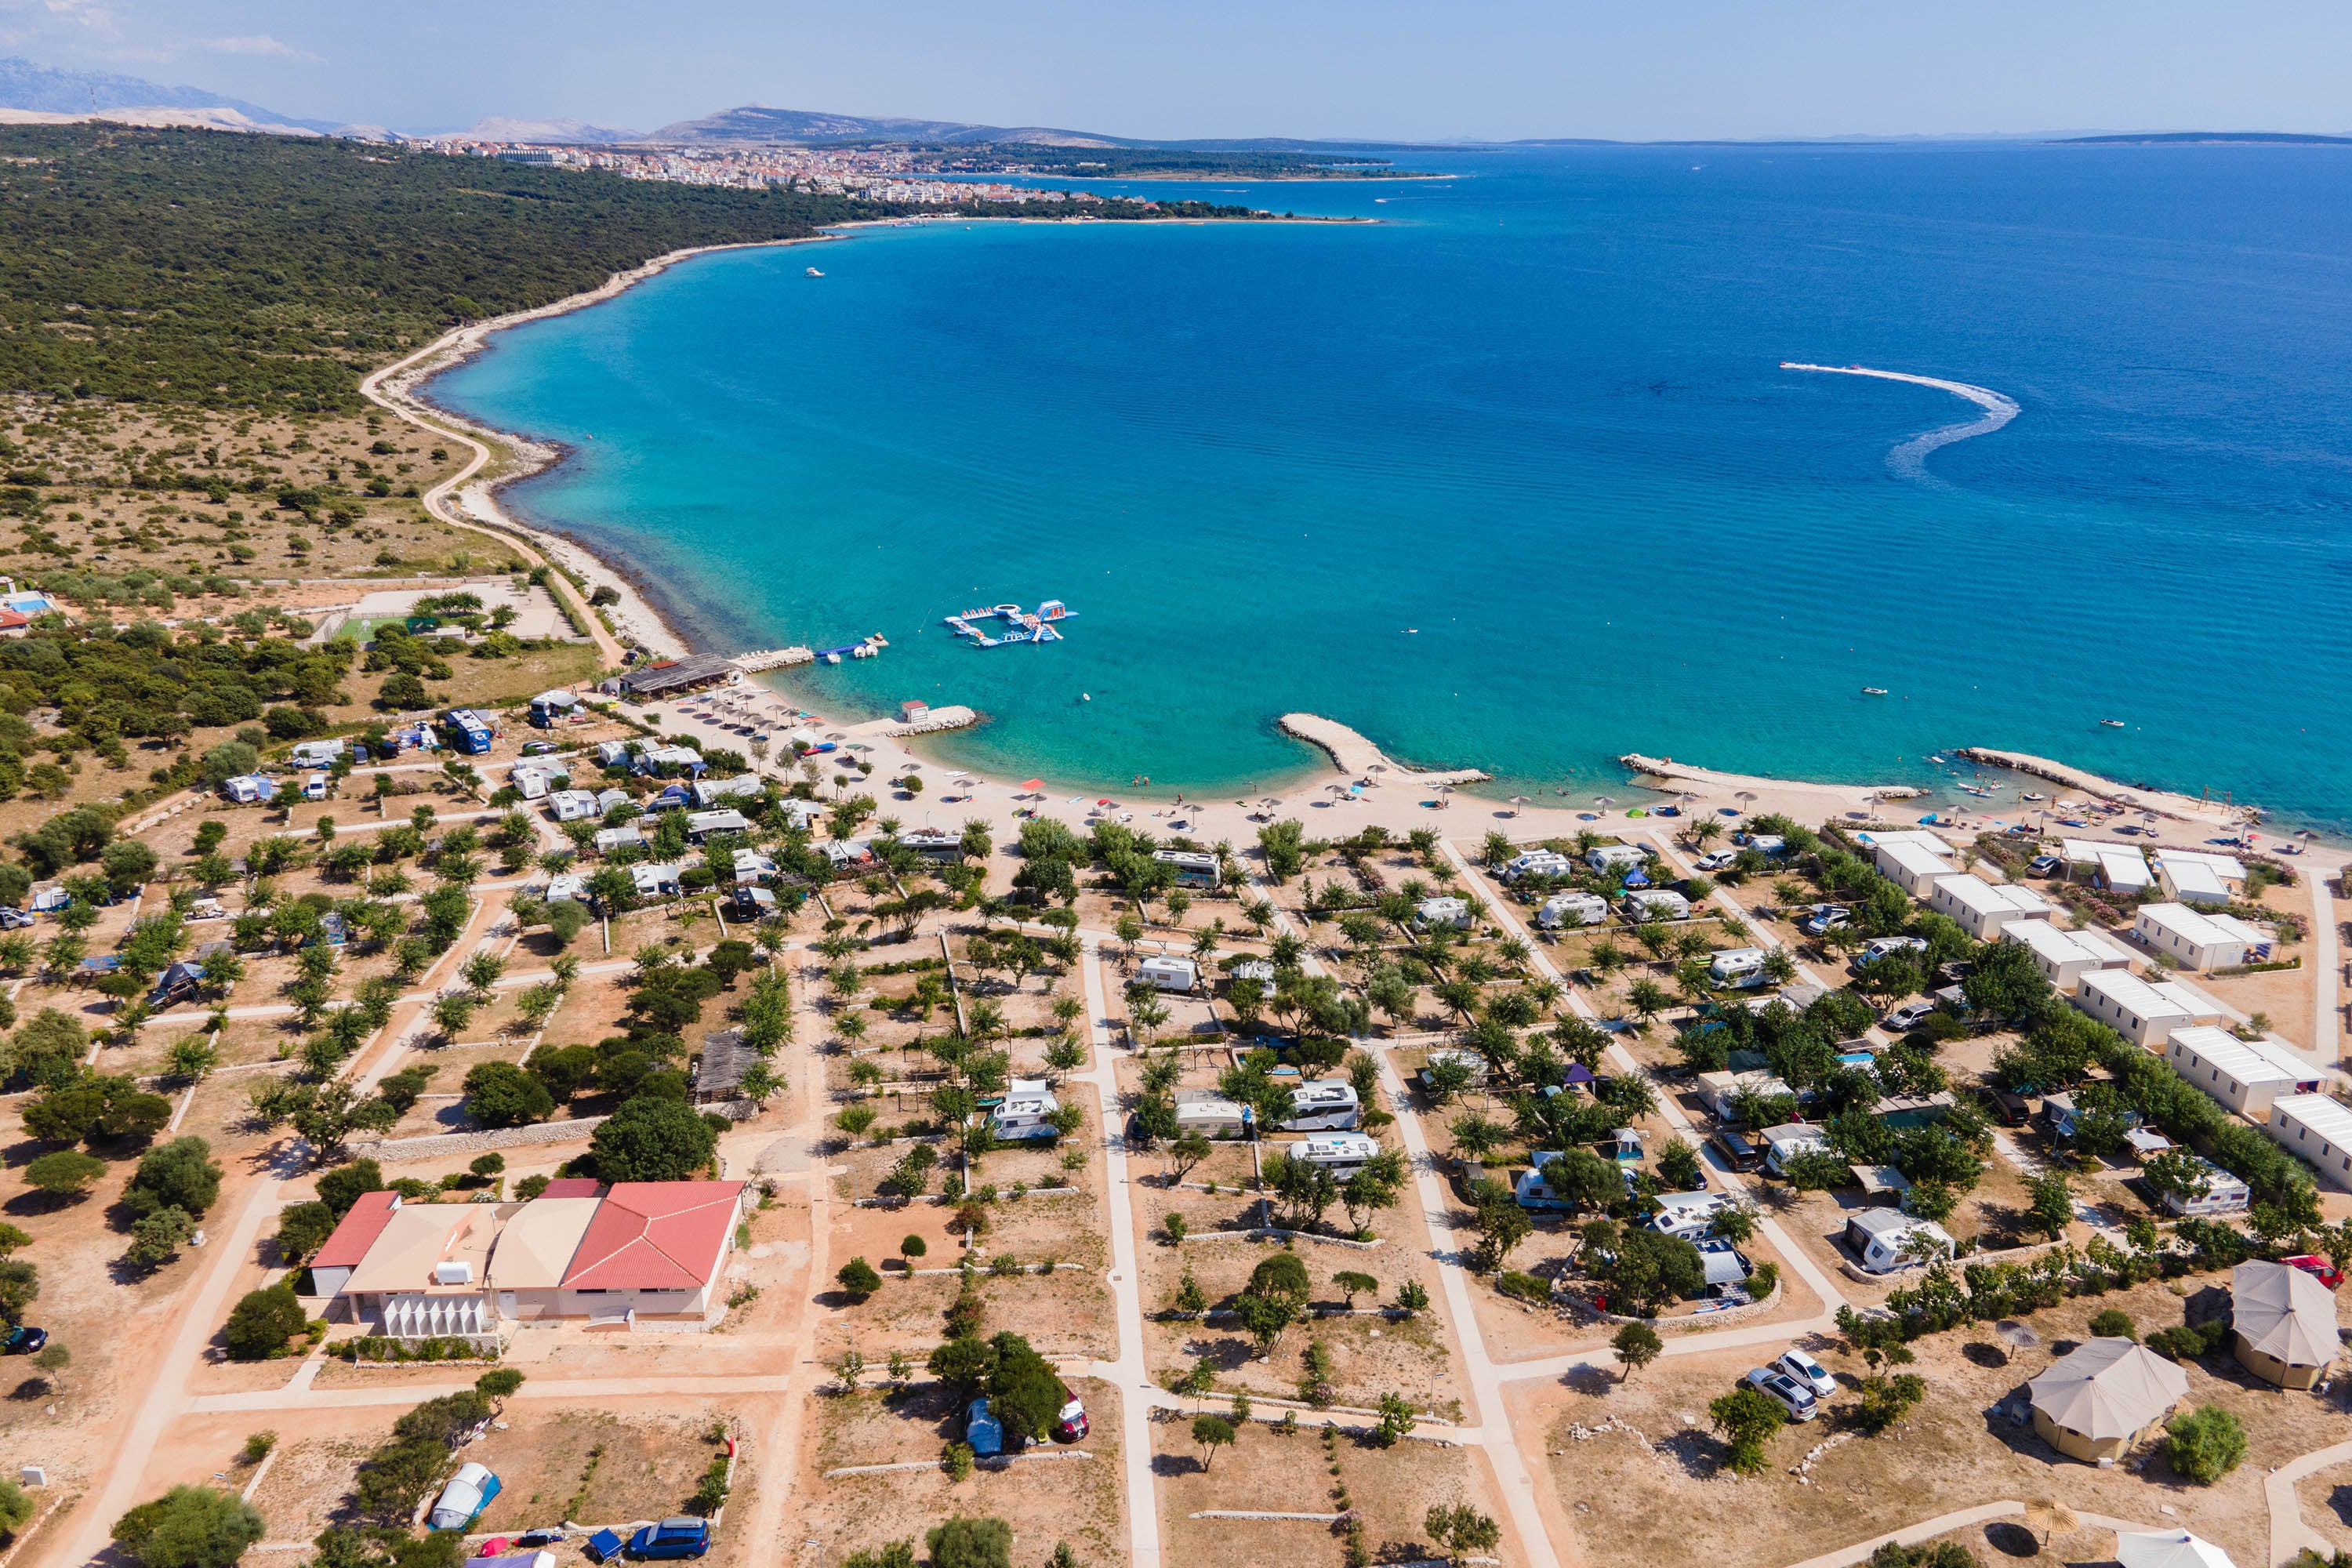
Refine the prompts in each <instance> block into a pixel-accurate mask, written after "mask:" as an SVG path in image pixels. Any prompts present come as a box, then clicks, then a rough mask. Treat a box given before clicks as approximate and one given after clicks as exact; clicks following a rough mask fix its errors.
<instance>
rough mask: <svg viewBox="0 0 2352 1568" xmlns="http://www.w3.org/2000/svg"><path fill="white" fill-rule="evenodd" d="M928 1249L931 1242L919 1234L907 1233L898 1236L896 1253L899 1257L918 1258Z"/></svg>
mask: <svg viewBox="0 0 2352 1568" xmlns="http://www.w3.org/2000/svg"><path fill="white" fill-rule="evenodd" d="M930 1249H931V1244H930V1243H929V1242H927V1241H925V1240H924V1239H923V1238H922V1237H919V1236H913V1235H908V1236H904V1237H899V1238H898V1255H899V1256H900V1257H901V1258H920V1257H922V1256H923V1255H924V1254H925V1253H927V1252H929V1251H930Z"/></svg>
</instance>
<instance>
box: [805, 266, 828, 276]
mask: <svg viewBox="0 0 2352 1568" xmlns="http://www.w3.org/2000/svg"><path fill="white" fill-rule="evenodd" d="M807 275H808V276H809V277H811V278H822V277H824V273H822V272H819V271H818V270H817V269H816V268H814V267H812V268H809V269H808V274H807Z"/></svg>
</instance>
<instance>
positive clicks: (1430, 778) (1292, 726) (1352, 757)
mask: <svg viewBox="0 0 2352 1568" xmlns="http://www.w3.org/2000/svg"><path fill="white" fill-rule="evenodd" d="M1276 722H1277V723H1279V724H1280V725H1281V727H1282V732H1283V733H1284V734H1286V735H1292V736H1296V737H1297V739H1299V740H1301V741H1304V742H1307V744H1308V745H1310V746H1314V747H1316V748H1318V749H1319V750H1320V751H1321V752H1323V753H1324V755H1326V756H1328V757H1329V758H1330V759H1331V761H1332V763H1334V764H1335V765H1337V766H1338V768H1339V771H1340V772H1341V773H1346V774H1348V775H1349V777H1350V778H1365V777H1368V776H1370V774H1372V773H1393V774H1395V775H1397V777H1398V779H1399V781H1400V782H1410V783H1412V784H1427V785H1431V786H1436V785H1439V784H1476V783H1478V782H1479V781H1480V780H1482V779H1488V778H1492V777H1493V776H1494V775H1493V774H1492V773H1484V772H1482V771H1480V770H1479V769H1477V768H1453V769H1447V770H1442V771H1432V772H1424V771H1423V770H1422V769H1419V768H1409V767H1406V766H1405V765H1404V764H1403V763H1397V762H1391V760H1390V759H1389V758H1388V756H1387V755H1386V754H1385V753H1383V752H1381V749H1380V748H1379V747H1378V746H1375V745H1374V744H1372V743H1371V742H1370V741H1368V740H1366V739H1364V737H1363V736H1361V735H1359V734H1358V733H1356V731H1353V730H1350V729H1349V728H1348V726H1346V725H1345V724H1342V723H1339V721H1336V720H1331V719H1326V718H1324V717H1323V716H1322V715H1321V714H1319V713H1285V714H1284V715H1283V716H1282V717H1281V718H1280V719H1279V720H1278V721H1276Z"/></svg>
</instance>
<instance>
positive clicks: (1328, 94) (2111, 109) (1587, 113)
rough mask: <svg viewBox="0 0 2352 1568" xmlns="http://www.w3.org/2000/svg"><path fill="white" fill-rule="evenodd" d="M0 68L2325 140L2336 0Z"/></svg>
mask: <svg viewBox="0 0 2352 1568" xmlns="http://www.w3.org/2000/svg"><path fill="white" fill-rule="evenodd" d="M0 53H9V54H21V55H25V56H26V57H28V58H32V59H35V60H37V61H40V62H41V63H44V64H47V65H53V66H59V67H64V68H78V69H103V70H110V71H120V72H124V73H128V74H131V75H134V76H142V77H147V78H150V79H155V80H159V81H163V82H165V83H167V84H171V85H188V86H194V87H202V88H207V89H212V90H214V91H216V92H221V93H226V94H228V95H230V96H233V97H236V98H241V99H246V100H251V101H253V102H256V103H259V104H262V105H264V106H266V107H268V108H269V109H272V110H277V111H278V112H279V113H282V114H289V115H295V116H299V117H304V118H315V119H320V120H329V121H338V122H349V123H358V124H380V125H387V126H390V127H392V128H394V129H395V130H404V131H434V130H446V129H456V128H459V127H463V126H465V125H468V124H471V123H472V122H473V121H476V120H477V119H479V118H481V117H484V116H488V115H505V116H512V117H519V118H530V119H545V118H569V119H578V120H583V121H589V122H591V123H593V124H601V125H610V126H618V127H626V128H629V129H634V130H651V129H654V128H656V127H657V126H660V125H663V124H666V123H668V122H670V121H676V120H683V119H691V118H695V117H697V116H699V115H702V114H707V113H709V112H711V111H713V110H719V109H723V108H729V107H732V106H734V105H737V104H742V103H765V104H770V105H774V106H777V107H782V108H791V109H811V110H830V111H834V112H841V113H853V114H895V115H912V116H919V117H922V118H926V119H937V120H956V121H978V122H982V123H987V124H998V125H1016V126H1017V125H1045V126H1057V127H1063V128H1068V129H1077V130H1087V131H1099V132H1109V133H1111V134H1114V135H1123V136H1134V137H1140V138H1150V137H1164V138H1177V137H1213V136H1301V137H1330V136H1339V137H1380V138H1397V139H1402V140H1426V141H1436V140H1449V139H1456V138H1465V139H1481V140H1514V139H1519V138H1531V137H1550V136H1563V137H1565V136H1589V137H1606V138H1615V139H1623V140H1657V139H1673V138H1682V137H1698V138H1709V137H1724V138H1748V137H1781V136H1838V135H1853V134H1873V135H1906V134H1907V135H1965V134H2000V133H2024V132H2048V131H2080V130H2135V131H2139V130H2189V129H2195V130H2266V131H2304V132H2346V131H2352V104H2347V102H2346V101H2345V100H2344V97H2343V94H2342V62H2343V61H2344V60H2345V59H2346V58H2352V6H2347V5H2343V4H2342V3H2341V0H2236V3H2234V4H2230V5H2221V4H2215V3H2214V0H2198V3H2193V4H2192V3H2188V0H1969V3H1968V4H1963V5H1934V6H1930V5H1919V4H1906V3H1903V0H1895V3H1894V4H1888V3H1887V0H1749V3H1747V4H1740V3H1737V0H1647V3H1646V4H1645V3H1640V0H1636V3H1633V4H1628V3H1626V0H1454V3H1453V4H1446V5H1433V4H1430V3H1429V0H1413V3H1410V4H1408V3H1404V0H1157V3H1153V4H1138V3H1135V0H1031V3H1029V4H1006V3H1003V0H864V3H863V4H857V3H853V4H848V5H844V4H841V3H840V0H825V3H824V4H812V3H810V0H667V4H661V5H647V4H646V3H645V0H628V3H623V0H489V3H488V4H484V3H483V0H462V3H461V0H397V3H396V4H384V3H376V4H368V5H361V4H355V3H353V0H0Z"/></svg>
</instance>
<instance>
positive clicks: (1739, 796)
mask: <svg viewBox="0 0 2352 1568" xmlns="http://www.w3.org/2000/svg"><path fill="white" fill-rule="evenodd" d="M1732 798H1733V799H1734V800H1744V801H1749V802H1753V801H1754V800H1755V798H1756V792H1755V791H1754V790H1752V789H1743V790H1735V791H1734V792H1732Z"/></svg>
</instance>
